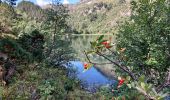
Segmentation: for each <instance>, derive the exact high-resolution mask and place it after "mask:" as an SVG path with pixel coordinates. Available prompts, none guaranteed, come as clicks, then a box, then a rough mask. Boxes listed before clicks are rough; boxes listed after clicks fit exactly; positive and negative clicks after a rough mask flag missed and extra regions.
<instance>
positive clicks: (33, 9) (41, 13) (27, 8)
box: [17, 1, 47, 22]
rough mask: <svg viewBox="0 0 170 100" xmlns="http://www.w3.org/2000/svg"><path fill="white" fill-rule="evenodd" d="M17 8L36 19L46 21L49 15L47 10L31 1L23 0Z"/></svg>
mask: <svg viewBox="0 0 170 100" xmlns="http://www.w3.org/2000/svg"><path fill="white" fill-rule="evenodd" d="M17 9H18V10H20V11H21V12H23V13H26V14H27V15H28V18H31V19H34V20H36V21H39V22H41V21H44V20H45V19H46V17H47V15H46V14H45V10H43V9H42V8H41V7H40V6H38V5H35V4H34V3H32V2H29V1H21V2H20V3H19V4H18V5H17Z"/></svg>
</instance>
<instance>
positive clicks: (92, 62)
mask: <svg viewBox="0 0 170 100" xmlns="http://www.w3.org/2000/svg"><path fill="white" fill-rule="evenodd" d="M84 54H85V56H86V58H87V60H88V62H89V63H91V64H94V65H105V64H112V63H96V62H92V61H91V60H90V58H89V57H88V54H87V53H86V52H85V51H84Z"/></svg>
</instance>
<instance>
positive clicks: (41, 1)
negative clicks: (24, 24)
mask: <svg viewBox="0 0 170 100" xmlns="http://www.w3.org/2000/svg"><path fill="white" fill-rule="evenodd" d="M36 2H37V4H38V5H39V6H44V5H47V4H50V2H49V0H36Z"/></svg>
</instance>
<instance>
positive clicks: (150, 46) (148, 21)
mask: <svg viewBox="0 0 170 100" xmlns="http://www.w3.org/2000/svg"><path fill="white" fill-rule="evenodd" d="M167 3H169V2H168V1H166V0H155V1H150V0H139V2H135V1H132V2H131V4H132V16H131V19H130V20H129V21H127V22H126V23H124V24H123V25H122V26H121V27H120V30H119V33H118V34H117V43H116V46H117V51H114V50H112V49H110V48H111V46H108V45H111V43H110V42H108V40H105V39H104V36H100V37H99V38H98V39H96V41H93V42H91V47H92V50H91V51H89V52H85V55H86V57H87V60H88V61H89V63H92V64H93V63H95V62H92V61H91V60H90V58H89V56H88V55H89V54H97V55H98V56H100V57H103V58H104V59H106V60H107V61H109V62H110V63H111V64H114V65H115V67H116V73H117V75H118V76H123V77H129V76H130V79H129V78H128V82H127V83H126V84H127V85H122V86H121V87H122V90H121V88H119V89H118V90H117V89H116V91H114V92H115V95H114V96H116V97H118V98H119V97H120V96H121V98H122V96H125V98H128V95H129V94H128V92H129V91H133V92H134V91H136V93H135V94H136V95H137V94H138V95H139V94H141V95H142V97H141V98H143V99H153V100H162V99H163V98H164V97H165V96H167V94H162V93H163V88H166V87H168V86H169V85H170V83H169V77H170V76H169V75H170V72H169V71H168V69H169V67H170V65H169V60H170V59H169V50H170V49H169V35H170V34H169V10H170V9H169V5H168V4H167ZM106 50H107V51H108V52H110V54H109V53H108V52H106ZM122 72H124V73H122ZM167 73H169V74H167ZM143 75H146V76H147V77H146V78H144V77H143ZM165 75H167V76H166V78H165ZM140 76H141V77H140ZM160 84H163V86H162V87H161V88H160V87H159V88H155V87H156V86H158V85H160ZM113 89H115V88H113ZM160 91H161V92H160ZM167 93H168V92H167ZM134 96H135V95H134ZM130 97H133V96H132V95H130ZM135 97H136V96H135ZM141 98H138V99H140V100H141ZM131 99H132V98H131ZM131 99H130V100H131ZM133 99H134V98H133ZM136 99H137V98H136Z"/></svg>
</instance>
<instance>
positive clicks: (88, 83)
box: [71, 61, 115, 92]
mask: <svg viewBox="0 0 170 100" xmlns="http://www.w3.org/2000/svg"><path fill="white" fill-rule="evenodd" d="M71 63H72V64H73V67H74V68H75V69H76V70H77V78H78V79H79V80H81V81H82V83H83V86H84V87H85V89H87V90H89V91H92V92H95V91H96V89H97V88H98V87H101V86H110V85H111V84H114V82H115V81H114V80H113V79H109V78H108V77H106V76H104V75H103V74H102V73H101V72H99V71H98V70H97V69H95V67H92V68H90V69H89V70H87V71H85V72H83V70H84V67H83V63H82V62H79V61H74V62H71Z"/></svg>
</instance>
